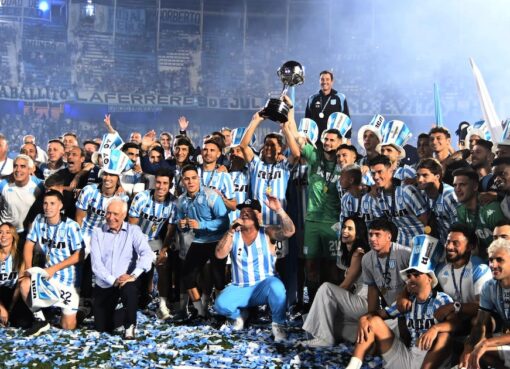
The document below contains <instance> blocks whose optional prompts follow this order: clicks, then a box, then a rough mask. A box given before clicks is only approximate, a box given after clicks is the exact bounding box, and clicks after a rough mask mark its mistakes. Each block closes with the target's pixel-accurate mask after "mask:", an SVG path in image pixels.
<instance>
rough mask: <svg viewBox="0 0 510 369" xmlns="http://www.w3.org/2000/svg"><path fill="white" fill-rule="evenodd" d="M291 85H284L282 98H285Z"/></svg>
mask: <svg viewBox="0 0 510 369" xmlns="http://www.w3.org/2000/svg"><path fill="white" fill-rule="evenodd" d="M289 88H290V86H289V85H283V89H282V93H281V94H280V99H281V100H283V97H284V96H285V95H287V91H289Z"/></svg>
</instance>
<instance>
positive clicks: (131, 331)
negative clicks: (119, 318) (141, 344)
mask: <svg viewBox="0 0 510 369" xmlns="http://www.w3.org/2000/svg"><path fill="white" fill-rule="evenodd" d="M124 339H125V340H134V339H135V325H134V324H131V325H130V326H129V327H128V328H126V330H125V331H124Z"/></svg>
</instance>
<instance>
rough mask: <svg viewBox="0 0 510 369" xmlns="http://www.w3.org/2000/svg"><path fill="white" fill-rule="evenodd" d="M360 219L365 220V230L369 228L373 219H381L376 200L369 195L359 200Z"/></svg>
mask: <svg viewBox="0 0 510 369" xmlns="http://www.w3.org/2000/svg"><path fill="white" fill-rule="evenodd" d="M361 217H362V218H363V219H364V220H365V224H366V225H367V228H370V224H371V223H372V221H373V220H374V219H377V218H380V217H382V212H381V210H380V209H379V208H378V207H377V199H376V198H375V197H374V196H372V195H370V194H369V193H367V194H364V195H363V197H362V198H361Z"/></svg>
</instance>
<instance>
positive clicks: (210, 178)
mask: <svg viewBox="0 0 510 369" xmlns="http://www.w3.org/2000/svg"><path fill="white" fill-rule="evenodd" d="M205 173H206V171H205V170H204V168H202V178H201V179H202V181H201V182H202V184H203V185H204V186H205V187H208V188H210V187H209V186H210V185H211V182H212V180H213V178H214V175H215V174H216V168H214V170H213V172H212V173H211V176H210V177H209V180H208V181H207V184H205V183H204V178H205Z"/></svg>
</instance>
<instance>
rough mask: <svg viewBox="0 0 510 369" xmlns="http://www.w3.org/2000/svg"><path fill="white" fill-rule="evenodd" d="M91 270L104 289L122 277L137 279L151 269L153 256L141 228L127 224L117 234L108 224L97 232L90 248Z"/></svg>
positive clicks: (97, 229)
mask: <svg viewBox="0 0 510 369" xmlns="http://www.w3.org/2000/svg"><path fill="white" fill-rule="evenodd" d="M90 248H91V249H90V257H91V262H92V271H93V272H94V275H95V276H96V284H97V285H98V286H99V287H101V288H109V287H112V286H113V284H114V283H115V280H116V279H117V278H118V277H120V276H121V275H123V274H131V275H134V276H136V277H138V276H139V275H140V274H142V273H143V272H144V271H145V272H146V271H149V270H150V268H151V264H152V260H153V259H154V253H153V252H152V250H151V248H150V246H149V243H148V241H147V237H146V236H145V235H144V234H143V232H142V230H141V229H140V227H139V226H137V225H133V224H128V223H127V222H124V223H123V224H122V227H121V229H120V231H119V232H118V233H116V232H115V231H113V230H111V229H110V228H109V227H108V225H107V224H104V225H103V226H101V227H97V228H95V229H94V231H93V233H92V240H91V245H90Z"/></svg>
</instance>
